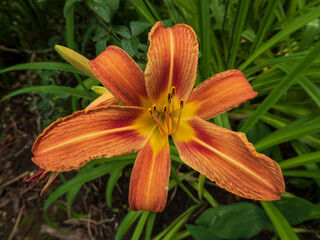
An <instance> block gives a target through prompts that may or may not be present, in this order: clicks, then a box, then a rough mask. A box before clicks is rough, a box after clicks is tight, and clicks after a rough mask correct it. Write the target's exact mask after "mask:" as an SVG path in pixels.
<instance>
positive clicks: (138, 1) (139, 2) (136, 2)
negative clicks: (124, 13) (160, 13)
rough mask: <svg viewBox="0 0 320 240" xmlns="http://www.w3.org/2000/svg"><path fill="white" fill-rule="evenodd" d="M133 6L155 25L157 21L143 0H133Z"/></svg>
mask: <svg viewBox="0 0 320 240" xmlns="http://www.w3.org/2000/svg"><path fill="white" fill-rule="evenodd" d="M132 3H133V6H134V7H135V8H136V9H137V10H138V11H139V12H140V13H141V14H142V15H143V16H144V17H145V18H146V19H147V20H148V21H149V22H150V23H151V24H152V25H153V24H155V23H156V20H155V19H154V17H153V15H152V13H151V12H150V11H149V9H148V8H147V6H146V5H145V3H144V2H143V0H132Z"/></svg>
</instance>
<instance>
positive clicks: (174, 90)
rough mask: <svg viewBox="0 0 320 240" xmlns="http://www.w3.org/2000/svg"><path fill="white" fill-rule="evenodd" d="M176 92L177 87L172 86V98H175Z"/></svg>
mask: <svg viewBox="0 0 320 240" xmlns="http://www.w3.org/2000/svg"><path fill="white" fill-rule="evenodd" d="M175 94H176V87H172V88H171V98H173V97H174V95H175Z"/></svg>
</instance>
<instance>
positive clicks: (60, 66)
mask: <svg viewBox="0 0 320 240" xmlns="http://www.w3.org/2000/svg"><path fill="white" fill-rule="evenodd" d="M29 69H34V70H36V69H40V70H58V71H66V72H72V73H77V74H82V75H85V76H86V74H85V73H83V72H81V71H80V70H78V69H77V68H75V67H74V66H72V65H70V64H66V63H59V62H33V63H22V64H17V65H14V66H11V67H7V68H5V69H2V70H0V74H1V73H5V72H10V71H16V70H29Z"/></svg>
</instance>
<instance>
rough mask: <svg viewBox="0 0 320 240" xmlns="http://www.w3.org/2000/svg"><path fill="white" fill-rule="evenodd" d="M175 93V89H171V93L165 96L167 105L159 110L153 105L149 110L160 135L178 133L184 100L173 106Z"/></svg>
mask: <svg viewBox="0 0 320 240" xmlns="http://www.w3.org/2000/svg"><path fill="white" fill-rule="evenodd" d="M175 92H176V88H175V87H172V88H171V91H170V92H168V94H167V104H165V105H163V106H162V107H161V108H159V109H158V108H157V106H156V105H155V104H153V105H152V107H151V108H149V109H148V110H149V113H150V114H151V117H152V118H153V119H154V121H155V122H156V124H157V125H158V129H159V132H160V134H161V135H167V136H168V135H171V134H174V133H176V132H177V131H178V128H179V124H180V119H181V112H182V108H183V106H184V100H183V99H180V100H179V104H178V106H175V99H176V96H175Z"/></svg>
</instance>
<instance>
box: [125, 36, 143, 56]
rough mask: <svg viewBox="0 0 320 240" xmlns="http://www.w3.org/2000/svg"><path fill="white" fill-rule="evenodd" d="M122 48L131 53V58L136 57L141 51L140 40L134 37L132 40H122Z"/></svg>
mask: <svg viewBox="0 0 320 240" xmlns="http://www.w3.org/2000/svg"><path fill="white" fill-rule="evenodd" d="M121 47H122V48H123V49H124V50H125V51H126V52H127V53H129V55H130V56H134V55H136V54H137V53H138V49H139V39H138V38H137V37H133V38H131V39H122V40H121Z"/></svg>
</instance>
